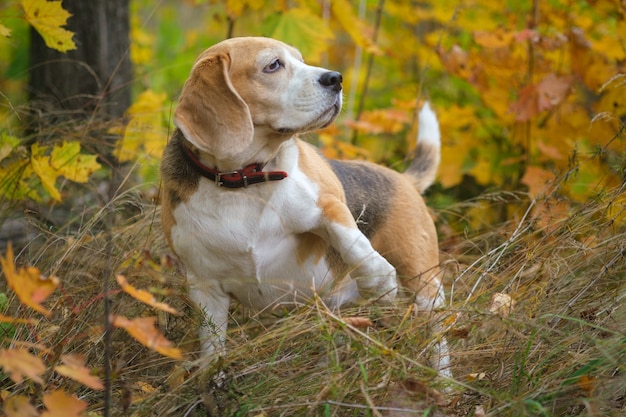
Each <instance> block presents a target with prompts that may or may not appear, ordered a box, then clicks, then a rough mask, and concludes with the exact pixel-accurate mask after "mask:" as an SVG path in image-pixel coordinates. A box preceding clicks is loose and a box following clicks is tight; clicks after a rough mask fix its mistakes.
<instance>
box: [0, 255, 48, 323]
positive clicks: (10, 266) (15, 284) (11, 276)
mask: <svg viewBox="0 0 626 417" xmlns="http://www.w3.org/2000/svg"><path fill="white" fill-rule="evenodd" d="M0 263H2V270H3V271H4V275H5V277H6V279H7V282H8V283H9V286H10V287H11V289H12V290H13V291H14V292H15V294H17V297H18V298H19V299H20V301H21V302H22V303H23V304H25V305H27V306H29V307H31V308H33V309H34V310H37V311H39V312H40V313H42V314H44V315H45V316H46V317H48V316H50V311H48V310H47V309H46V308H45V307H44V306H42V305H41V302H43V301H44V300H45V299H46V298H48V296H49V295H50V294H52V292H53V291H54V290H55V288H56V287H57V286H58V285H59V279H58V278H57V277H55V276H50V277H48V278H46V277H44V276H43V275H41V272H40V271H39V269H37V268H34V267H26V268H20V269H18V270H16V269H15V264H14V263H13V248H12V246H11V244H10V243H9V246H8V247H7V255H6V258H5V259H3V258H0Z"/></svg>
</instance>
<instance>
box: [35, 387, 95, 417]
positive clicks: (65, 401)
mask: <svg viewBox="0 0 626 417" xmlns="http://www.w3.org/2000/svg"><path fill="white" fill-rule="evenodd" d="M43 403H44V405H45V406H46V408H47V410H46V411H44V412H43V413H41V417H82V416H83V411H85V410H86V409H87V403H86V402H84V401H82V400H79V399H78V398H76V397H74V396H73V395H68V394H66V393H65V392H63V391H61V390H57V391H53V392H51V393H50V394H44V396H43Z"/></svg>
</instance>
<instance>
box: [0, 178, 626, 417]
mask: <svg viewBox="0 0 626 417" xmlns="http://www.w3.org/2000/svg"><path fill="white" fill-rule="evenodd" d="M622 193H623V190H621V189H616V190H613V191H610V190H609V191H606V192H605V193H603V194H602V195H599V196H596V197H595V198H593V199H590V200H589V201H587V202H585V203H582V204H578V205H575V206H572V207H571V208H570V209H569V210H568V211H567V213H565V214H563V213H561V215H560V216H556V215H555V216H554V218H551V219H550V220H549V221H547V220H546V218H547V217H546V215H545V214H546V213H548V214H549V213H552V212H553V211H552V205H553V204H555V201H556V200H555V199H554V195H549V196H546V197H543V198H541V199H537V200H533V201H532V202H531V201H528V202H527V205H526V210H523V211H522V212H521V214H520V215H518V216H513V218H512V219H510V220H508V221H505V222H502V223H501V224H498V225H496V226H494V227H491V228H489V229H488V230H482V231H480V232H452V231H451V230H452V228H451V227H450V225H449V224H447V223H446V222H445V221H444V220H443V219H442V217H441V216H438V217H437V223H438V227H439V231H440V233H441V265H442V271H443V276H442V278H443V281H444V284H445V287H446V293H447V295H448V302H447V306H446V307H445V308H443V309H441V310H440V311H438V312H436V316H435V317H420V316H414V314H412V312H411V307H410V306H409V305H408V304H407V303H399V304H398V305H395V306H393V307H376V306H361V307H355V308H351V309H346V310H343V311H341V312H336V311H331V310H329V309H328V308H326V306H325V305H323V303H322V302H321V301H320V300H317V299H314V300H311V301H310V303H308V304H303V305H301V306H298V307H297V308H295V309H293V310H285V311H281V312H273V313H272V314H266V315H257V314H254V313H253V312H250V311H248V310H246V309H243V308H241V307H238V306H233V310H232V316H231V322H230V330H229V338H228V352H227V354H226V355H225V356H224V357H223V358H222V359H221V360H220V361H219V362H217V363H202V362H201V361H199V360H197V358H198V356H197V351H198V343H197V336H196V334H197V329H198V327H199V325H200V321H201V318H200V315H199V313H198V311H197V310H196V309H195V308H194V307H193V306H192V304H191V302H190V301H189V299H188V297H187V288H186V285H185V280H184V278H183V275H182V273H181V268H180V265H178V263H177V261H176V259H175V258H174V256H173V255H172V254H171V252H170V251H169V249H168V248H167V245H166V244H165V241H164V238H163V236H162V233H161V230H160V224H159V208H158V205H153V204H152V203H150V202H147V201H146V200H147V199H146V198H145V196H144V195H142V194H141V193H138V192H136V191H133V190H130V191H126V192H123V193H120V194H119V195H116V196H115V197H114V198H113V199H112V200H111V201H110V202H109V203H107V204H105V205H102V204H93V203H92V202H85V201H84V200H80V199H74V203H75V204H74V205H73V206H72V207H70V208H68V209H67V210H66V215H65V220H64V221H65V223H64V224H63V225H62V227H55V228H52V227H50V226H49V225H47V224H46V223H45V222H44V221H43V220H42V219H43V218H45V216H43V215H42V213H40V212H38V213H37V212H35V211H34V210H30V211H26V212H25V213H26V214H25V215H24V216H22V218H21V221H26V224H27V225H28V226H29V230H30V232H29V233H30V235H29V236H30V238H29V241H28V243H25V244H24V245H23V246H22V247H18V248H17V249H18V250H17V251H16V259H17V260H18V262H19V263H21V264H30V265H34V266H37V267H38V268H39V269H40V270H41V271H42V272H43V273H45V274H46V275H56V276H58V277H59V278H60V280H61V286H60V290H57V291H56V292H55V293H54V294H53V295H52V297H51V299H50V300H48V301H47V302H46V305H48V306H49V308H50V310H51V311H52V315H51V317H50V318H49V319H46V320H39V321H38V322H37V324H36V325H32V324H31V325H23V326H22V325H11V326H13V327H11V328H10V332H9V333H10V334H9V333H7V331H6V329H7V328H4V329H5V345H8V344H10V343H6V341H7V340H6V338H7V337H10V339H11V340H12V342H13V343H17V341H18V340H20V341H21V342H20V343H23V342H24V341H29V342H31V343H37V344H40V345H45V346H48V347H49V348H50V351H49V352H47V354H48V355H49V357H50V358H56V359H57V360H58V358H59V356H60V355H61V354H68V353H73V354H79V355H82V357H84V358H85V360H86V362H87V363H88V364H89V365H90V366H91V367H92V368H93V369H96V370H97V373H98V375H100V376H101V377H102V378H104V377H105V374H104V371H103V361H104V358H105V357H106V355H107V354H108V355H110V357H111V361H112V373H111V376H110V383H111V387H112V390H111V398H110V400H106V399H105V397H104V394H103V392H102V391H98V390H92V389H90V388H87V387H84V386H81V385H80V384H76V383H72V382H68V381H67V380H63V379H60V378H59V377H58V375H56V374H54V373H52V372H49V373H48V374H46V377H45V384H44V388H43V390H44V391H45V387H58V386H63V387H65V388H67V390H68V391H70V392H73V393H75V394H76V395H77V396H78V397H79V398H81V399H83V400H86V401H87V402H88V403H89V405H90V406H89V410H90V411H89V412H90V414H88V415H90V416H96V415H102V412H103V409H104V401H108V406H109V409H110V411H111V415H114V416H207V415H208V416H411V415H416V416H417V415H421V416H477V417H479V416H616V417H617V416H622V415H625V413H626V377H625V373H626V369H625V367H626V333H625V329H626V307H625V305H626V302H625V301H626V300H625V297H626V285H625V281H626V260H625V257H626V228H625V227H624V225H619V224H618V223H617V222H616V221H615V216H614V215H613V214H612V213H615V211H614V203H615V201H616V199H617V198H618V196H620V195H621V194H622ZM520 198H521V199H523V198H527V197H524V196H522V195H521V194H520V195H512V194H505V193H501V194H492V195H485V196H482V197H480V198H479V199H476V200H474V201H471V202H463V203H459V204H457V205H456V206H455V207H453V208H451V209H450V210H452V211H455V212H457V213H462V212H463V211H464V210H466V209H467V208H468V207H469V206H471V205H474V204H477V201H479V200H480V201H481V202H492V203H493V204H500V203H502V202H504V203H508V202H510V201H509V200H511V199H516V200H518V199H520ZM79 201H81V202H80V203H79ZM623 210H624V208H621V211H620V213H622V212H623ZM537 213H543V215H541V216H540V215H538V214H537ZM622 214H623V213H622ZM116 274H122V275H124V276H125V277H126V278H127V280H128V281H129V282H131V283H132V285H134V286H135V287H137V288H144V289H149V290H150V291H151V292H152V293H153V294H155V295H156V297H157V298H158V299H159V300H160V301H163V302H166V303H168V304H170V305H171V306H173V307H174V308H176V309H177V310H178V311H179V313H180V314H178V315H175V314H168V313H164V312H162V311H158V310H155V309H153V308H152V307H150V306H148V305H146V304H143V303H141V302H139V301H138V300H137V299H135V298H133V297H129V296H128V294H126V293H124V292H122V291H121V290H120V288H119V286H118V285H117V284H116V282H115V275H116ZM105 282H106V285H108V288H110V291H109V297H108V299H109V300H110V303H111V313H112V314H118V315H124V316H126V317H146V316H155V317H156V318H157V320H156V323H157V327H158V329H159V330H160V331H161V332H162V333H163V334H164V335H165V336H166V337H167V338H168V339H169V340H170V341H171V342H172V343H173V344H174V345H175V346H177V347H179V348H180V349H182V351H183V352H184V359H183V360H175V359H171V358H168V357H166V356H163V355H161V354H159V353H157V352H154V351H152V350H151V349H148V348H146V347H144V346H142V345H140V344H139V343H138V342H137V341H135V340H134V339H133V338H132V337H130V336H129V335H128V334H127V333H125V332H124V331H122V330H121V329H115V330H114V331H113V332H112V335H111V341H110V344H108V343H109V342H107V341H106V339H105V338H104V337H103V333H104V317H105V316H104V307H103V305H104V303H103V299H104V297H103V295H104V291H105V288H106V286H105ZM7 294H8V296H9V298H8V301H6V303H5V304H6V305H4V312H3V313H4V314H12V315H14V316H18V317H24V318H28V317H36V316H37V313H34V312H31V311H28V309H25V308H24V307H21V306H20V305H19V303H18V302H17V300H16V299H15V297H14V296H11V295H10V292H9V291H8V290H7ZM37 317H38V318H40V316H37ZM357 318H358V319H357ZM361 319H363V320H361ZM433 319H434V320H438V321H440V325H441V327H442V329H443V330H442V331H441V332H439V333H437V332H436V333H435V334H433V333H432V332H431V331H430V330H429V329H430V325H429V321H430V320H433ZM443 336H445V337H446V338H447V340H448V342H449V345H450V351H451V356H452V366H451V371H452V373H453V375H454V376H453V378H452V379H447V378H441V377H438V376H437V374H436V373H435V372H434V371H433V370H432V369H430V368H429V367H428V363H429V362H428V357H429V355H430V352H431V351H432V349H431V348H432V345H433V343H434V342H436V340H438V338H439V337H443ZM51 362H53V360H51ZM2 390H5V391H3V392H9V391H10V392H13V393H14V392H21V393H27V394H28V395H30V396H31V398H33V397H34V398H36V397H37V395H41V391H42V389H39V390H38V389H34V388H33V385H32V384H28V383H22V384H14V383H13V382H12V381H11V380H9V379H8V378H7V377H6V375H5V376H4V377H3V382H2Z"/></svg>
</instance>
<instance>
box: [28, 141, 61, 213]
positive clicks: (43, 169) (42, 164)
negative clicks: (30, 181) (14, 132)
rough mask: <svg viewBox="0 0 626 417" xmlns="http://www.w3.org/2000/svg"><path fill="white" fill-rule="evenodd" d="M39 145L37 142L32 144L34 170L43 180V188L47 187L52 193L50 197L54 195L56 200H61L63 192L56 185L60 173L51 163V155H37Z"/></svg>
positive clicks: (31, 159)
mask: <svg viewBox="0 0 626 417" xmlns="http://www.w3.org/2000/svg"><path fill="white" fill-rule="evenodd" d="M38 147H39V146H38V145H37V144H34V145H33V146H32V148H33V151H32V153H31V157H30V165H31V167H32V168H33V171H35V174H37V176H38V177H39V179H40V180H41V184H42V185H43V188H45V190H46V191H47V192H48V194H50V197H52V198H53V199H54V200H56V201H61V193H59V190H57V188H56V185H55V184H56V182H57V178H58V176H59V173H58V172H57V170H56V169H54V168H53V167H52V166H51V165H50V157H49V156H45V155H42V156H37V155H38V153H39V152H37V151H36V150H35V149H36V148H38Z"/></svg>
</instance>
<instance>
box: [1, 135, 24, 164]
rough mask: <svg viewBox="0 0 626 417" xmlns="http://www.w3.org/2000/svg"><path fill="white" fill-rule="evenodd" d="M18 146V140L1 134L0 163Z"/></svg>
mask: <svg viewBox="0 0 626 417" xmlns="http://www.w3.org/2000/svg"><path fill="white" fill-rule="evenodd" d="M19 144H20V140H19V139H18V138H16V137H15V136H11V135H8V134H7V133H6V132H2V135H0V162H2V161H3V160H4V159H5V158H6V157H7V156H9V155H10V154H11V152H13V149H15V148H16V147H17V146H18V145H19Z"/></svg>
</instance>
